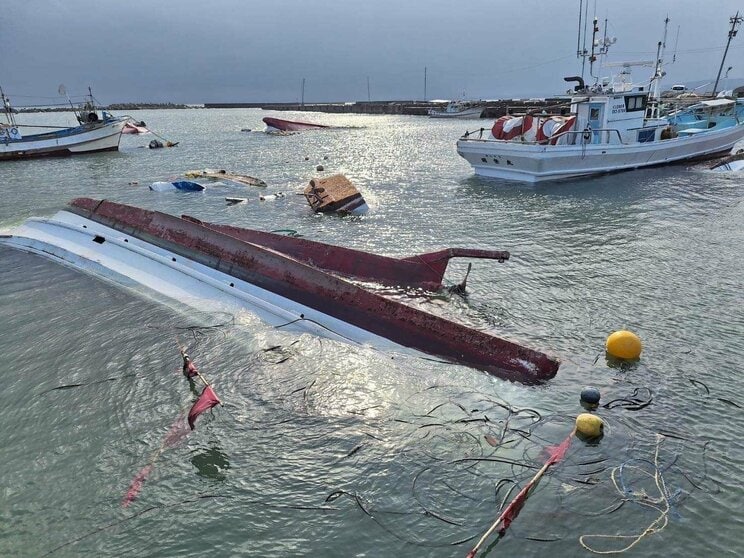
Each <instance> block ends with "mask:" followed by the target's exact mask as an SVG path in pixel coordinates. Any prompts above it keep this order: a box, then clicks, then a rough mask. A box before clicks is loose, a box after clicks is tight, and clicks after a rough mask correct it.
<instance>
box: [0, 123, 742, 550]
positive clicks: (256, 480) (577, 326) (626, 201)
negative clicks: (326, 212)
mask: <svg viewBox="0 0 744 558" xmlns="http://www.w3.org/2000/svg"><path fill="white" fill-rule="evenodd" d="M266 114H267V113H264V112H261V111H258V110H232V111H228V110H225V111H221V110H210V111H207V110H189V111H142V112H139V113H137V114H134V115H133V116H134V117H135V118H137V119H143V120H145V121H146V122H147V123H148V125H150V126H151V127H152V128H153V129H154V130H156V131H157V132H159V133H160V134H162V135H163V136H166V137H167V138H168V139H170V140H172V141H180V142H181V143H180V145H179V146H178V147H176V148H173V149H161V150H148V149H143V148H141V146H143V145H146V144H147V142H149V141H150V139H152V136H144V137H131V136H124V137H123V138H122V149H121V152H119V153H114V154H103V155H92V156H86V157H78V158H71V159H64V160H42V161H31V162H29V161H22V162H6V163H3V164H2V165H1V166H0V184H2V186H3V202H2V204H1V205H0V227H1V228H7V227H11V226H13V225H15V224H19V223H20V222H22V221H23V220H24V219H25V218H27V217H30V216H44V215H51V214H52V213H53V212H55V211H56V210H59V209H61V208H63V207H64V205H65V203H66V202H67V201H68V200H70V199H71V198H74V197H76V196H91V197H105V198H108V199H112V200H115V201H119V202H124V203H130V204H134V205H138V206H142V207H146V208H149V209H158V210H162V211H166V212H169V213H173V214H181V213H188V214H191V215H194V216H196V217H201V218H205V219H209V220H213V221H219V222H225V223H232V224H237V225H242V226H248V227H252V228H257V229H262V230H276V229H293V230H296V231H297V232H298V233H300V234H302V235H304V237H305V238H309V239H315V240H320V241H325V242H330V243H335V244H341V245H344V246H349V247H354V248H360V249H364V250H369V251H372V252H376V253H381V254H387V255H393V256H404V255H411V254H414V253H417V252H427V251H431V250H435V249H439V248H443V247H446V246H472V247H481V248H492V249H505V250H509V251H510V252H511V253H512V259H511V260H510V261H508V262H506V263H504V264H498V263H496V262H487V261H476V262H474V266H473V271H472V273H471V275H470V279H469V295H468V297H467V298H466V299H462V298H459V297H446V296H437V297H433V298H423V297H421V298H419V299H417V301H416V302H417V303H418V304H419V305H421V306H423V307H424V308H426V307H429V308H431V309H432V311H436V312H438V313H443V314H445V315H448V316H450V317H453V318H454V319H458V320H460V321H464V322H466V323H469V324H471V325H474V326H475V327H479V328H483V329H487V330H489V331H492V332H494V333H495V334H497V335H501V336H503V337H506V338H509V339H512V340H516V341H519V342H523V343H525V344H527V345H528V346H530V347H533V348H537V349H540V350H543V351H546V352H548V353H550V354H552V355H555V356H557V357H558V358H560V359H561V361H562V366H561V369H560V370H559V373H558V376H557V377H556V378H555V379H554V380H552V381H551V382H549V383H547V384H545V385H542V386H530V387H525V386H522V385H518V384H512V383H509V382H505V381H502V380H499V379H497V378H494V377H492V376H489V375H487V374H485V373H482V372H479V371H477V370H473V369H469V368H465V367H461V366H456V365H450V364H442V363H437V362H432V361H429V360H426V359H419V358H415V357H410V356H408V357H403V356H396V357H395V358H391V357H390V355H386V354H384V353H380V352H377V351H374V350H372V349H366V348H359V347H353V346H349V345H345V344H341V343H336V342H332V341H328V340H325V339H319V338H316V337H313V336H310V335H302V336H298V335H294V334H291V333H287V332H282V331H277V330H272V329H271V328H269V327H268V326H266V325H264V324H262V323H261V322H260V321H258V320H257V319H256V318H255V317H253V316H251V315H250V314H241V315H235V316H233V315H229V316H228V315H225V314H222V313H219V312H215V313H212V314H205V313H198V312H195V311H193V310H188V309H184V308H182V307H180V306H179V305H177V304H176V303H171V304H164V303H163V302H162V301H160V302H159V301H156V300H153V299H151V298H148V297H146V296H145V295H144V294H143V293H140V292H137V291H134V290H131V289H126V288H123V287H120V286H118V285H113V284H109V283H107V282H104V281H102V280H100V279H98V278H95V277H91V276H86V275H84V274H82V273H79V272H77V271H73V270H70V269H67V268H65V267H62V266H59V265H57V264H55V263H53V262H50V261H47V260H44V259H42V258H40V257H37V256H33V255H28V254H24V253H20V252H17V251H14V250H10V249H7V248H2V247H0V328H1V329H0V355H2V358H1V359H0V379H1V380H2V382H3V383H2V387H3V389H2V391H0V424H2V438H1V439H0V463H2V465H3V474H2V476H1V479H2V480H0V487H1V492H0V503H1V505H0V514H1V515H0V520H1V524H2V528H0V555H1V556H42V555H45V554H48V553H51V554H52V555H54V556H102V557H103V556H110V557H114V556H204V555H206V554H207V553H208V552H213V553H214V555H215V556H268V555H273V556H339V557H346V556H369V557H372V556H393V555H396V556H417V557H418V556H431V557H435V556H436V557H439V556H465V555H466V554H467V552H468V550H469V548H470V546H472V544H474V542H475V541H476V540H477V539H478V537H479V536H480V535H481V534H482V533H483V532H484V531H485V530H486V529H487V528H488V526H489V525H490V524H491V522H492V521H493V520H494V519H495V517H496V516H497V515H498V509H499V506H500V505H501V504H502V502H503V501H504V500H506V501H508V500H509V499H510V498H511V497H513V496H514V495H515V494H516V491H517V489H516V488H514V484H513V483H514V481H516V482H521V483H523V482H525V481H526V480H528V479H529V478H531V476H532V475H534V473H535V471H536V468H539V467H540V466H541V465H542V463H544V461H545V458H546V454H545V453H544V451H543V449H544V448H545V447H547V446H550V445H554V444H557V443H559V442H560V441H561V440H563V439H564V438H565V437H566V435H567V434H568V433H569V432H570V430H571V428H572V425H573V421H574V419H575V417H576V415H577V414H578V413H580V412H582V409H581V408H580V406H579V405H578V398H579V392H580V390H581V388H582V387H583V386H585V385H595V386H597V387H598V388H599V389H600V390H601V391H602V393H603V402H610V401H612V400H616V399H622V398H625V401H618V402H616V403H615V404H613V405H611V407H612V408H602V409H600V415H601V416H602V417H603V418H604V420H605V423H606V434H605V436H604V438H603V439H602V440H601V441H600V442H599V443H595V444H587V443H585V442H582V441H581V440H578V439H575V440H574V441H573V443H572V445H571V448H570V450H569V452H568V454H567V456H566V458H565V460H564V461H562V462H561V463H560V464H559V465H557V466H556V467H555V468H554V469H552V470H551V471H550V473H549V474H548V475H547V476H546V477H545V478H544V479H543V481H542V482H541V484H540V485H539V488H538V490H537V491H536V492H534V494H533V495H532V496H531V498H530V499H529V501H528V502H527V504H526V505H525V507H524V509H523V511H522V513H521V514H520V516H519V517H518V519H517V520H516V521H515V522H514V523H513V525H512V526H511V528H510V529H509V531H508V533H507V535H506V537H504V538H503V539H502V540H500V541H499V542H498V544H497V546H495V547H491V549H490V550H489V551H488V554H487V555H490V556H523V557H543V556H554V557H558V558H564V557H565V558H568V557H574V556H584V555H585V556H590V555H592V554H591V552H590V551H589V550H587V549H586V548H585V547H584V546H582V544H581V543H582V542H583V543H584V544H585V545H587V546H589V547H591V548H593V549H594V550H620V549H622V548H624V547H626V546H628V545H631V544H633V542H634V540H635V539H636V537H637V536H640V535H641V534H642V533H643V532H644V531H645V530H646V529H647V528H649V527H650V528H652V529H656V532H650V533H649V534H647V535H646V536H645V537H643V538H641V539H640V540H639V541H638V542H637V543H635V544H634V545H633V546H632V547H631V548H630V550H628V551H627V553H626V555H628V556H630V555H632V556H640V557H658V556H707V555H711V556H740V555H742V554H744V543H743V542H742V538H741V533H742V532H743V531H742V529H743V528H744V518H743V516H742V515H741V502H742V499H743V498H744V488H743V487H742V482H741V471H742V469H744V444H742V441H741V427H742V424H744V420H743V419H744V415H743V411H742V406H744V396H743V395H742V393H743V392H744V382H743V381H742V368H744V357H743V356H742V354H744V310H743V309H744V294H743V293H744V290H743V288H742V287H743V285H742V282H743V280H742V277H744V263H743V262H744V249H743V248H742V246H744V227H743V226H742V225H743V224H744V204H742V200H743V199H744V180H743V179H742V178H741V177H739V178H736V177H733V176H724V175H720V174H714V173H709V172H704V171H701V170H690V169H688V168H686V167H684V166H676V167H670V168H661V169H652V170H645V171H636V172H630V173H622V174H617V175H611V176H605V177H600V178H595V179H590V180H580V181H574V182H566V183H561V184H550V185H540V186H527V185H515V184H509V183H504V182H500V181H497V180H490V179H488V180H487V179H480V178H476V177H474V176H473V174H472V172H471V170H470V168H469V166H468V165H467V164H466V163H465V162H464V161H462V160H461V159H460V158H459V157H458V156H457V155H456V153H455V146H454V142H455V139H456V138H457V137H458V135H460V134H461V133H462V132H463V131H464V130H465V129H466V128H467V127H468V126H470V127H471V128H472V127H474V126H477V125H481V123H473V122H472V121H470V122H468V121H459V122H441V121H432V120H428V119H425V118H417V117H398V116H378V117H365V116H349V115H323V114H306V115H300V114H294V115H292V114H287V115H285V116H286V117H287V118H293V117H295V118H298V117H299V118H304V119H308V120H314V121H317V122H323V123H327V124H336V125H342V126H349V128H344V129H333V130H327V131H318V132H307V133H303V134H297V135H293V136H287V137H272V136H268V135H265V134H262V133H253V132H249V133H246V132H241V131H240V129H241V128H255V129H261V128H262V125H261V123H260V119H261V117H262V116H264V115H266ZM27 118H29V119H32V120H35V121H37V122H44V121H45V119H47V121H52V120H54V122H59V120H58V119H55V118H54V117H52V116H49V115H33V116H29V117H27ZM483 124H484V125H485V124H487V123H486V122H485V121H484V122H483ZM305 157H307V158H308V160H307V161H306V160H305ZM326 157H327V159H326ZM318 164H323V165H324V166H325V169H326V173H328V172H343V173H345V174H346V175H347V176H349V178H351V179H352V180H353V181H354V182H355V183H356V184H357V185H358V186H359V188H360V190H361V191H362V192H363V194H364V196H365V198H366V199H367V201H368V203H369V205H370V207H371V210H370V213H369V214H368V215H367V216H365V217H362V218H337V217H330V216H316V215H313V214H312V213H311V212H310V210H309V207H308V206H307V204H306V202H305V200H304V198H302V197H301V196H297V195H295V193H296V192H299V191H300V190H301V188H302V187H303V186H304V184H305V183H306V182H307V180H309V179H310V178H312V177H313V176H316V175H317V174H318V173H316V171H315V166H316V165H318ZM206 167H211V168H225V169H228V170H231V171H234V172H241V173H245V174H251V175H253V176H257V177H260V178H262V179H264V180H265V181H266V182H267V183H268V184H269V186H268V187H267V188H266V189H265V190H259V189H257V188H253V189H251V188H247V189H240V188H235V187H219V186H216V187H214V188H212V189H210V190H207V191H206V192H204V193H156V192H151V191H149V190H148V188H147V186H148V184H150V183H151V182H153V181H156V180H163V179H166V178H169V177H175V176H178V175H179V174H182V173H183V172H184V171H186V170H189V169H198V168H206ZM134 181H136V182H138V184H136V185H132V184H130V183H131V182H134ZM280 191H281V192H284V193H286V194H288V195H287V196H286V197H284V198H280V199H276V200H273V201H266V202H261V201H259V199H258V196H259V194H260V193H276V192H280ZM225 196H239V197H248V198H250V201H249V202H248V203H247V204H243V205H238V206H233V207H227V206H226V205H225V203H224V197H225ZM466 266H467V262H464V261H455V262H454V263H453V264H451V266H450V269H449V270H448V274H447V280H448V282H449V283H457V282H459V281H460V280H461V278H462V276H463V274H464V273H465V269H466ZM623 328H627V329H631V330H633V331H635V332H636V333H637V334H638V335H639V336H640V337H641V338H642V339H643V342H644V351H643V355H642V358H641V360H640V361H639V362H637V363H634V364H631V365H627V364H626V365H620V364H619V363H616V362H610V361H608V360H607V359H606V358H605V354H604V350H603V346H604V340H605V339H606V337H607V335H608V334H609V333H611V332H612V331H614V330H617V329H623ZM178 342H180V343H184V344H188V345H189V347H190V351H191V354H192V356H193V358H194V360H195V362H196V363H197V365H198V366H199V367H200V369H201V370H202V372H204V374H205V375H206V376H207V377H208V378H209V379H210V380H211V381H212V382H213V384H214V386H215V390H216V391H217V393H218V394H219V395H220V397H221V398H222V400H223V401H224V402H225V405H224V406H223V407H221V408H217V409H215V410H214V412H213V414H212V415H210V414H206V415H204V416H203V417H201V418H200V422H199V423H198V425H197V429H196V430H195V431H194V432H193V433H192V434H191V435H189V436H188V437H187V438H185V439H184V440H183V441H181V442H180V443H178V444H175V445H173V447H171V446H170V445H166V446H165V447H164V446H163V440H164V437H165V436H166V435H167V433H168V431H169V429H170V428H171V425H172V424H173V423H174V421H175V420H176V419H177V417H178V416H179V414H180V413H182V412H183V410H184V409H188V407H189V406H190V405H191V403H192V401H193V399H194V394H193V392H192V390H191V388H190V387H189V385H188V382H187V381H186V380H185V379H184V378H183V377H182V375H181V374H180V371H179V364H180V363H179V353H178V346H177V343H178ZM277 346H278V348H274V349H272V350H267V349H270V348H272V347H277ZM63 386H68V387H66V389H55V388H59V387H63ZM635 390H638V391H635ZM649 390H650V391H649ZM634 393H635V400H634V401H635V402H636V403H635V404H633V401H630V400H628V398H629V397H630V396H633V394H634ZM649 399H651V403H650V404H649V405H647V406H643V404H642V403H639V402H646V401H648V400H649ZM637 407H643V408H641V409H637ZM659 434H663V435H664V437H663V438H662V437H659ZM485 436H490V437H491V438H490V440H491V441H493V442H500V444H498V447H493V446H492V445H491V444H489V443H488V442H487V440H486V438H485ZM148 463H152V464H154V468H153V469H152V472H151V473H150V476H149V478H148V480H147V481H146V483H145V484H144V486H143V488H142V491H141V493H140V495H139V498H138V499H137V500H135V501H134V502H133V503H132V504H131V505H130V506H129V507H127V508H123V507H122V505H121V502H122V498H123V496H124V494H125V493H126V491H127V488H128V487H129V484H130V482H131V480H132V478H133V477H134V475H135V474H136V473H137V472H138V471H139V470H141V469H142V468H143V467H144V466H146V465H148ZM510 491H511V492H510ZM585 535H627V536H629V538H625V539H619V538H581V537H582V536H585Z"/></svg>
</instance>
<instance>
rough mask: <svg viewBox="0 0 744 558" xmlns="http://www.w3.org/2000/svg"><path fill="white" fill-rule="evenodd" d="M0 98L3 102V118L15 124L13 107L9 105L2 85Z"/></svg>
mask: <svg viewBox="0 0 744 558" xmlns="http://www.w3.org/2000/svg"><path fill="white" fill-rule="evenodd" d="M0 99H2V102H3V111H4V112H5V118H6V120H7V121H8V124H10V125H11V126H15V125H16V121H15V116H13V109H12V108H11V106H10V99H8V98H7V97H6V96H5V93H4V92H3V88H2V87H0Z"/></svg>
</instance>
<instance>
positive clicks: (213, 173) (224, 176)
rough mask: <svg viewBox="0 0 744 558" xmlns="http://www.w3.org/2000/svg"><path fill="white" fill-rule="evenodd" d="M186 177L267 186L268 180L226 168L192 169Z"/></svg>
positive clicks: (186, 173) (242, 184)
mask: <svg viewBox="0 0 744 558" xmlns="http://www.w3.org/2000/svg"><path fill="white" fill-rule="evenodd" d="M184 176H185V177H186V178H210V179H217V180H221V181H229V182H234V183H236V184H238V185H241V186H261V187H264V186H266V182H264V181H263V180H261V179H260V178H255V177H253V176H248V175H247V174H235V173H232V172H228V171H226V170H224V169H220V170H214V169H204V170H190V171H187V172H185V173H184Z"/></svg>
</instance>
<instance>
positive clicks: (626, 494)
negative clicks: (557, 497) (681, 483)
mask: <svg viewBox="0 0 744 558" xmlns="http://www.w3.org/2000/svg"><path fill="white" fill-rule="evenodd" d="M664 439H665V437H664V436H663V435H662V434H657V435H656V450H655V452H654V460H653V462H651V461H648V460H645V459H631V460H628V461H626V462H625V463H623V464H622V465H620V466H618V467H615V468H613V469H612V473H611V475H610V478H611V479H612V484H613V485H614V487H615V490H617V492H618V494H620V496H621V502H622V503H625V502H630V503H633V504H637V505H639V506H642V507H645V508H649V509H652V510H655V511H656V512H658V516H657V517H656V518H655V519H654V520H653V521H651V523H650V524H649V525H648V526H647V527H646V528H645V529H643V531H641V532H640V533H638V534H634V535H582V536H581V537H579V543H580V544H581V546H583V547H584V548H585V549H586V550H588V551H590V552H592V553H594V554H620V553H622V552H626V551H628V550H630V549H631V548H633V547H634V546H635V545H637V544H638V543H639V542H641V540H643V539H644V538H645V537H647V536H649V535H653V534H656V533H658V532H660V531H662V530H663V529H664V528H665V527H666V526H667V524H668V523H669V512H670V510H671V502H672V501H673V500H675V499H677V498H678V497H679V496H680V494H681V493H682V491H681V490H680V491H677V492H675V493H674V494H672V493H670V491H669V488H668V487H667V484H666V481H665V480H664V476H663V475H662V467H661V465H660V463H659V449H660V447H661V444H662V442H663V441H664ZM647 468H650V470H648V469H647ZM628 470H631V471H634V472H636V473H638V474H640V475H643V476H646V477H649V478H651V479H653V484H654V487H655V488H656V492H657V494H656V495H653V496H652V495H650V494H648V493H647V492H646V490H645V489H644V488H640V489H638V490H633V489H632V488H631V487H630V486H629V483H628V481H627V478H626V474H627V471H628ZM599 540H614V541H630V542H629V543H628V544H627V545H625V546H624V547H622V548H615V549H609V550H600V549H597V548H596V547H594V546H592V544H591V543H592V542H594V541H599Z"/></svg>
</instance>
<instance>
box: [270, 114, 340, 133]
mask: <svg viewBox="0 0 744 558" xmlns="http://www.w3.org/2000/svg"><path fill="white" fill-rule="evenodd" d="M263 121H264V124H266V125H267V126H268V127H269V128H272V129H274V130H279V131H280V132H301V131H303V130H318V129H322V128H328V126H324V125H322V124H313V123H312V122H294V121H292V120H283V119H281V118H273V117H271V116H265V117H264V118H263Z"/></svg>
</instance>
